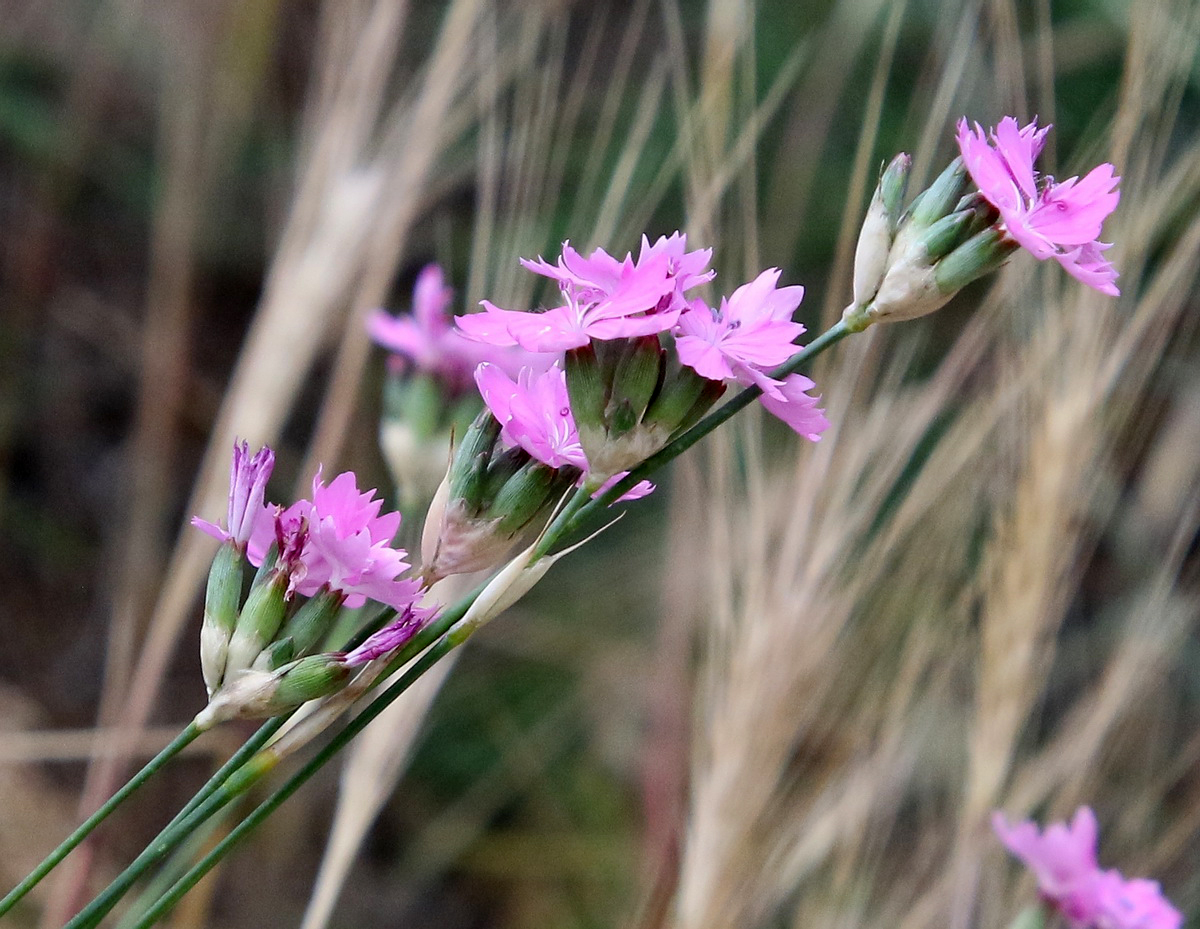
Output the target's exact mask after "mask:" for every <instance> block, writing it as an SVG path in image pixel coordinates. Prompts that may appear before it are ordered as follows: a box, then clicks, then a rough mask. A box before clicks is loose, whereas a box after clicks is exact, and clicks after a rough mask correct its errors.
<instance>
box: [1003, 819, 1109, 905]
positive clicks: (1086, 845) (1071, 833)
mask: <svg viewBox="0 0 1200 929" xmlns="http://www.w3.org/2000/svg"><path fill="white" fill-rule="evenodd" d="M992 828H993V829H994V830H995V832H996V835H997V836H998V837H999V839H1000V841H1001V842H1003V843H1004V846H1005V847H1006V848H1007V849H1008V850H1009V851H1010V852H1012V853H1013V854H1014V855H1016V856H1017V857H1018V858H1020V859H1021V860H1022V861H1023V862H1025V865H1026V867H1028V868H1029V870H1030V871H1032V872H1033V874H1034V877H1036V878H1037V882H1038V889H1039V890H1040V891H1041V893H1042V896H1043V897H1045V898H1046V899H1047V900H1048V901H1050V902H1051V903H1052V904H1054V906H1055V907H1057V908H1058V910H1059V911H1060V912H1061V913H1062V914H1063V916H1064V917H1066V919H1067V921H1068V922H1069V923H1070V924H1071V925H1072V926H1075V927H1083V926H1089V925H1093V924H1094V923H1095V921H1096V919H1097V917H1098V916H1099V914H1100V912H1101V906H1100V894H1099V891H1100V887H1099V876H1100V870H1099V865H1098V864H1097V862H1096V838H1097V829H1096V815H1095V814H1094V813H1093V812H1092V811H1091V810H1090V809H1089V808H1088V807H1086V806H1082V807H1080V808H1079V810H1078V811H1077V812H1076V813H1075V818H1074V819H1072V820H1071V824H1070V826H1068V825H1066V824H1065V823H1052V824H1051V825H1049V826H1047V827H1046V829H1045V831H1044V832H1042V831H1039V829H1038V827H1037V824H1036V823H1034V822H1032V821H1030V820H1026V821H1025V822H1022V823H1018V824H1017V825H1015V826H1009V825H1008V822H1007V821H1006V820H1005V818H1004V815H1003V814H1002V813H999V812H997V813H995V814H994V815H993V816H992Z"/></svg>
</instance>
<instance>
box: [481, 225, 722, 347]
mask: <svg viewBox="0 0 1200 929" xmlns="http://www.w3.org/2000/svg"><path fill="white" fill-rule="evenodd" d="M686 247H687V239H686V237H685V236H684V235H683V234H682V233H678V232H677V233H675V234H674V235H673V236H671V237H670V238H666V237H663V238H660V239H659V240H658V241H657V242H655V243H654V245H651V244H650V243H649V240H648V239H646V237H645V236H643V237H642V249H641V252H640V254H639V255H638V260H637V261H636V262H635V261H634V260H633V257H632V256H631V255H626V256H625V258H624V260H618V259H616V258H614V257H613V256H611V255H609V254H608V253H607V252H606V251H604V249H602V248H598V249H596V250H595V251H594V252H592V254H591V255H590V256H589V257H587V258H584V257H583V256H582V255H580V254H579V252H577V251H576V250H575V249H573V248H571V245H570V243H569V242H564V243H563V251H562V257H560V258H559V260H558V264H557V265H552V264H549V263H548V262H546V261H545V260H543V259H541V258H538V259H537V260H536V261H529V260H527V259H524V258H522V259H521V264H523V265H524V266H525V267H526V268H528V269H529V270H530V271H533V272H534V273H535V274H541V275H544V276H546V277H549V278H551V279H552V280H555V281H557V282H558V285H559V287H560V288H561V290H562V294H563V299H564V301H565V302H564V303H563V305H562V306H558V307H554V308H553V309H549V310H546V311H545V312H543V313H524V312H520V311H515V310H505V309H501V308H500V307H498V306H496V305H495V304H493V303H491V302H490V301H488V300H484V301H483V307H484V312H483V313H479V314H475V315H472V316H460V317H458V326H459V328H460V329H461V330H462V331H463V332H464V333H465V334H466V335H467V336H468V337H469V338H472V339H476V340H478V341H481V342H488V343H490V344H492V345H499V346H508V345H520V346H521V347H522V348H525V349H526V350H528V351H531V352H561V351H566V350H567V349H571V348H579V347H581V346H583V345H587V344H588V342H589V341H590V340H591V339H599V340H608V339H622V338H635V337H637V336H644V335H654V334H655V333H659V332H664V331H666V330H667V329H670V328H671V327H672V326H673V325H675V321H676V320H677V319H678V317H679V313H680V311H681V310H682V309H683V305H684V301H683V292H684V291H685V290H688V289H689V288H691V287H695V286H697V285H699V284H702V283H705V282H706V281H709V280H712V277H713V272H711V271H706V270H705V268H706V267H707V265H708V262H709V259H710V258H711V257H712V250H711V249H699V250H697V251H693V252H688V251H686Z"/></svg>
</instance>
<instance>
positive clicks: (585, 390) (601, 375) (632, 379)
mask: <svg viewBox="0 0 1200 929" xmlns="http://www.w3.org/2000/svg"><path fill="white" fill-rule="evenodd" d="M665 361H666V353H665V352H663V351H662V349H661V347H660V346H659V343H658V337H657V336H646V337H642V338H636V339H625V340H614V341H609V342H600V343H597V342H595V341H593V342H592V343H589V344H588V345H585V346H583V347H581V348H575V349H571V350H570V351H569V352H567V355H566V362H565V367H566V380H567V394H568V396H569V397H570V400H571V413H572V415H573V416H574V418H575V425H576V427H577V428H578V430H579V444H580V445H581V446H583V452H584V454H585V455H586V456H587V461H588V468H589V470H588V475H587V481H588V483H589V485H595V486H597V487H598V486H600V485H601V484H603V483H604V481H605V480H607V479H608V478H610V477H612V475H614V474H618V473H620V472H621V471H628V470H630V469H632V468H634V467H636V466H637V465H639V464H641V463H642V462H643V461H645V460H646V459H647V458H649V457H650V456H651V455H653V454H654V453H655V452H656V451H658V450H659V449H660V448H662V447H663V446H664V445H666V444H667V442H668V441H669V440H670V437H671V429H670V428H668V425H667V423H665V422H664V421H663V420H662V419H661V418H659V417H657V416H654V415H651V413H650V411H651V410H652V409H653V408H654V404H655V402H656V397H657V395H658V394H660V393H661V391H662V389H663V387H664V386H665V384H666V380H667V378H666V366H665ZM659 412H660V413H661V412H662V410H661V407H660V410H659Z"/></svg>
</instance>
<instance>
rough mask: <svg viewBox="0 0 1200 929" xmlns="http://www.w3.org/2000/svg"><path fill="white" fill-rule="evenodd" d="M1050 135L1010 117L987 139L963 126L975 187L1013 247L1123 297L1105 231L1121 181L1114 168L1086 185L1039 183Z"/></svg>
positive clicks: (961, 142)
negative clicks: (1040, 160)
mask: <svg viewBox="0 0 1200 929" xmlns="http://www.w3.org/2000/svg"><path fill="white" fill-rule="evenodd" d="M1049 131H1050V127H1049V126H1044V127H1042V128H1041V129H1039V128H1038V125H1037V120H1034V121H1033V122H1031V123H1029V124H1028V125H1027V126H1024V127H1018V125H1017V121H1016V120H1015V119H1013V117H1011V116H1006V117H1004V119H1002V120H1000V122H999V123H998V124H997V125H996V128H995V129H993V130H992V131H991V132H990V133H988V134H985V133H984V130H983V127H982V126H980V125H979V123H975V125H974V127H972V126H971V125H970V124H969V123H968V122H967V120H966V119H962V120H960V121H959V124H958V147H959V149H960V150H961V152H962V157H963V161H964V162H965V163H966V166H967V170H968V171H969V172H970V174H971V180H973V181H974V182H975V184H976V186H978V188H979V192H980V193H982V194H983V196H984V197H986V198H987V200H988V202H989V203H991V204H992V205H993V206H994V207H995V208H996V209H997V210H998V211H999V212H1000V218H1001V220H1002V221H1003V223H1004V229H1005V231H1006V232H1007V233H1008V234H1009V235H1010V236H1012V238H1013V239H1015V240H1016V241H1017V242H1018V243H1020V245H1021V246H1022V247H1023V248H1025V249H1026V250H1028V251H1029V252H1031V253H1033V255H1034V256H1035V257H1037V258H1038V259H1041V260H1043V261H1044V260H1045V259H1047V258H1053V259H1054V260H1055V261H1057V262H1058V263H1059V264H1060V265H1062V266H1063V268H1064V269H1065V270H1066V271H1067V273H1069V274H1071V275H1072V276H1073V277H1075V278H1077V279H1078V280H1080V281H1082V282H1083V283H1084V284H1087V285H1088V286H1089V287H1094V288H1095V289H1096V290H1098V291H1100V292H1101V293H1104V294H1109V295H1111V296H1117V295H1118V294H1119V293H1120V291H1119V290H1117V286H1116V284H1115V283H1114V281H1116V279H1117V272H1116V271H1115V270H1114V269H1113V266H1112V265H1111V264H1110V263H1109V262H1108V261H1107V260H1106V259H1105V258H1104V256H1103V252H1104V251H1105V250H1106V249H1108V248H1109V247H1110V244H1106V243H1104V242H1101V241H1100V227H1101V225H1102V224H1103V223H1104V220H1105V219H1106V218H1107V217H1108V215H1109V214H1110V213H1111V212H1112V211H1113V210H1115V209H1116V208H1117V201H1118V200H1119V199H1120V193H1119V192H1118V191H1117V189H1116V187H1117V184H1118V183H1119V182H1120V180H1121V179H1120V178H1119V177H1117V176H1116V175H1115V174H1114V171H1113V166H1112V165H1111V164H1107V163H1105V164H1102V165H1099V166H1098V167H1095V168H1093V169H1092V170H1091V171H1089V172H1088V173H1087V174H1086V175H1084V176H1083V177H1082V178H1079V177H1072V178H1068V179H1067V180H1065V181H1061V182H1056V181H1055V180H1054V178H1052V177H1042V176H1039V175H1038V173H1037V172H1036V171H1035V170H1034V167H1033V163H1034V161H1036V160H1037V157H1038V155H1039V154H1040V153H1041V150H1042V146H1043V145H1044V144H1045V141H1046V133H1047V132H1049ZM989 139H990V141H989Z"/></svg>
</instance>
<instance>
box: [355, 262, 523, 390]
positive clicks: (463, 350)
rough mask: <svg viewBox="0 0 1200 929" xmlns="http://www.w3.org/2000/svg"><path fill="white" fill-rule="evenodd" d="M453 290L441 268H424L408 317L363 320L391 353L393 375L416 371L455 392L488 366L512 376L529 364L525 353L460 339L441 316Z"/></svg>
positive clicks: (379, 315) (379, 314) (379, 313)
mask: <svg viewBox="0 0 1200 929" xmlns="http://www.w3.org/2000/svg"><path fill="white" fill-rule="evenodd" d="M453 294H454V291H453V290H452V289H451V288H450V287H447V286H446V283H445V277H444V276H443V274H442V269H441V268H440V267H439V266H438V265H435V264H431V265H426V266H425V267H424V268H423V269H422V270H421V273H420V274H418V275H417V283H416V286H415V287H414V288H413V307H412V314H411V315H406V316H399V317H396V316H392V315H391V314H390V313H388V312H387V311H386V310H382V309H377V310H375V311H374V312H373V313H371V314H370V315H369V316H368V317H367V332H368V333H369V334H370V336H371V338H372V339H374V340H375V341H376V342H377V343H378V344H379V345H381V346H382V347H383V348H386V349H387V350H388V351H390V352H392V360H393V362H394V366H395V368H396V369H397V370H399V371H400V372H401V373H403V372H404V371H406V370H410V369H412V370H416V371H421V372H424V373H426V374H430V375H432V376H434V377H436V378H437V379H438V380H440V381H441V382H442V383H444V384H446V385H447V386H448V387H449V388H450V389H451V390H453V391H461V390H463V389H464V388H465V387H467V386H468V385H469V384H470V383H471V373H472V372H473V371H474V370H475V367H476V365H478V364H479V363H480V362H483V361H488V362H491V363H492V364H495V365H499V366H500V367H501V368H503V369H504V370H506V371H509V372H512V373H516V371H517V370H518V369H519V368H520V366H521V365H522V364H523V363H529V361H530V359H529V357H528V355H527V354H526V353H525V352H522V351H519V350H515V349H505V348H499V347H497V346H495V345H487V344H484V343H481V342H478V341H474V340H471V339H468V338H466V337H465V336H464V335H463V334H462V333H461V332H460V331H459V330H458V329H456V328H455V327H454V325H453V324H452V319H453V317H452V316H451V315H450V314H449V313H448V312H447V311H448V309H449V307H450V301H451V298H452V297H453Z"/></svg>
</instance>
